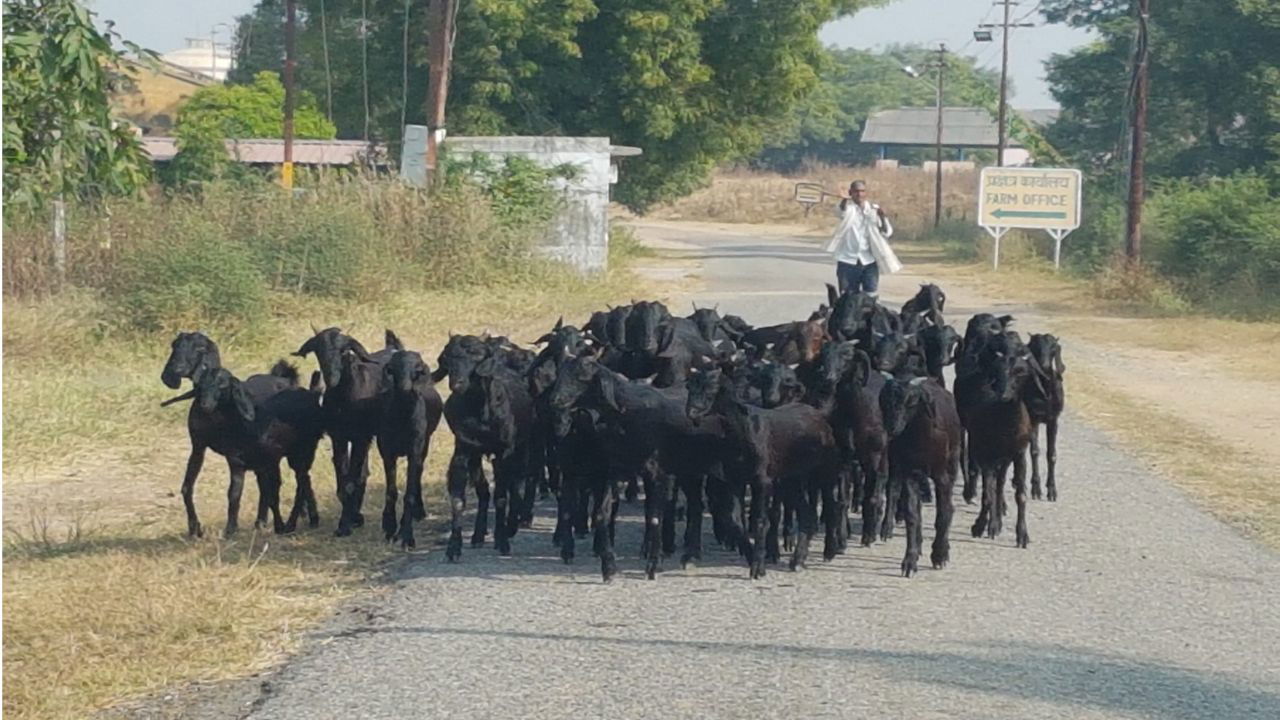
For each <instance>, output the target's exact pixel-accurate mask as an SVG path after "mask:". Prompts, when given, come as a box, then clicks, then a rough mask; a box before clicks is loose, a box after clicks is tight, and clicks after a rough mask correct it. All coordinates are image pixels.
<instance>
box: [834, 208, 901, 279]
mask: <svg viewBox="0 0 1280 720" xmlns="http://www.w3.org/2000/svg"><path fill="white" fill-rule="evenodd" d="M879 207H880V206H879V205H873V204H872V203H871V202H869V201H864V202H863V203H862V205H860V206H859V205H857V204H855V203H854V202H853V201H852V200H850V201H848V202H847V203H845V208H844V210H841V209H840V206H839V205H836V206H835V211H836V215H838V216H839V217H840V225H839V227H837V228H836V243H835V256H836V260H837V261H838V262H842V263H847V264H849V265H857V264H858V263H862V264H863V265H870V264H871V263H873V262H875V261H876V257H875V255H873V254H872V253H871V233H873V232H880V234H881V236H883V237H885V238H888V237H890V236H892V235H893V226H892V225H890V224H889V219H888V218H885V220H884V226H885V229H884V231H880V229H879V228H878V227H876V225H877V223H878V222H879V216H878V214H877V212H876V211H877V210H878V209H879Z"/></svg>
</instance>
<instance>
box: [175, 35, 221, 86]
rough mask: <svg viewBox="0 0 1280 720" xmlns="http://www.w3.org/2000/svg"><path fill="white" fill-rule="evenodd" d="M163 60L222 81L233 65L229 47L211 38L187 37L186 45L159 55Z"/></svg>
mask: <svg viewBox="0 0 1280 720" xmlns="http://www.w3.org/2000/svg"><path fill="white" fill-rule="evenodd" d="M160 57H161V58H162V59H163V60H164V61H165V62H167V63H170V64H171V65H177V66H178V67H180V68H185V69H187V70H190V71H191V72H193V73H198V74H200V75H203V76H205V77H207V78H210V79H213V80H216V81H218V82H223V81H225V80H226V79H227V72H228V71H230V70H231V68H232V67H234V66H235V58H234V57H233V56H232V55H231V47H230V46H229V45H226V44H224V43H215V42H214V41H213V38H187V46H186V47H184V48H181V49H179V50H171V51H169V52H167V53H165V54H163V55H161V56H160Z"/></svg>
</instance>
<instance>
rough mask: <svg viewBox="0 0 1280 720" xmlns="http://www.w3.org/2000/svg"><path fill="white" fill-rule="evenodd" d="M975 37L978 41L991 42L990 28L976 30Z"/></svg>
mask: <svg viewBox="0 0 1280 720" xmlns="http://www.w3.org/2000/svg"><path fill="white" fill-rule="evenodd" d="M973 39H974V40H977V41H978V42H991V31H990V30H974V31H973Z"/></svg>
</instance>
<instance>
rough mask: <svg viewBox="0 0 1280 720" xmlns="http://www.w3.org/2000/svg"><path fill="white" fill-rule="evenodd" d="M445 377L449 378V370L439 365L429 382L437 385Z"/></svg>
mask: <svg viewBox="0 0 1280 720" xmlns="http://www.w3.org/2000/svg"><path fill="white" fill-rule="evenodd" d="M447 377H449V368H447V367H445V366H443V365H441V366H440V367H438V368H436V369H435V372H433V373H431V382H433V383H438V382H440V381H441V380H444V379H445V378H447Z"/></svg>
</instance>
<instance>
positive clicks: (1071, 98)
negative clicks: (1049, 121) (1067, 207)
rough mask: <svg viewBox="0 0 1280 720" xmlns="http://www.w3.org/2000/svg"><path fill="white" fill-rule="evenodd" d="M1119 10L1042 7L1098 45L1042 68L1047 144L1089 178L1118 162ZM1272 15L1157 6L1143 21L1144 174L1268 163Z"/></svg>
mask: <svg viewBox="0 0 1280 720" xmlns="http://www.w3.org/2000/svg"><path fill="white" fill-rule="evenodd" d="M1131 5H1132V3H1130V2H1129V1H1128V0H1045V2H1044V3H1043V11H1044V13H1045V17H1046V18H1047V19H1048V20H1050V21H1052V22H1062V23H1067V24H1070V25H1073V26H1077V27H1085V28H1090V29H1092V30H1093V31H1094V32H1095V33H1096V35H1097V39H1096V40H1095V41H1094V42H1093V43H1091V44H1089V45H1087V46H1085V47H1083V48H1080V49H1078V50H1076V51H1074V52H1072V53H1068V54H1065V55H1055V56H1053V58H1051V59H1050V61H1049V62H1048V65H1047V67H1048V78H1049V83H1050V86H1051V88H1052V91H1053V93H1054V96H1055V97H1056V98H1057V99H1058V101H1059V103H1060V104H1061V105H1062V110H1063V112H1062V116H1061V119H1060V120H1059V122H1058V123H1056V124H1055V127H1054V128H1053V129H1052V133H1051V135H1052V138H1053V139H1054V140H1055V141H1056V144H1058V145H1059V146H1061V147H1063V148H1065V149H1067V150H1068V151H1069V152H1071V154H1072V155H1073V156H1074V157H1075V158H1076V159H1077V160H1078V161H1080V162H1082V163H1083V164H1085V165H1086V166H1088V167H1092V168H1094V169H1101V168H1104V167H1111V166H1113V163H1115V161H1116V160H1117V159H1118V158H1119V157H1120V156H1122V155H1123V151H1124V148H1125V143H1124V131H1123V127H1124V122H1125V119H1126V118H1127V117H1128V108H1129V107H1130V106H1129V103H1130V100H1131V98H1130V86H1129V73H1128V68H1129V66H1130V63H1131V57H1132V53H1133V37H1134V29H1135V25H1136V19H1135V18H1134V17H1133V16H1132V8H1131ZM1277 14H1280V11H1278V10H1277V9H1276V5H1275V3H1273V2H1270V1H1269V0H1222V1H1221V2H1216V3H1205V2H1202V1H1197V0H1162V2H1160V3H1159V4H1158V6H1156V7H1155V9H1154V10H1153V16H1152V18H1151V20H1150V43H1151V62H1150V71H1149V78H1150V93H1149V95H1150V100H1149V109H1148V115H1149V117H1150V118H1151V122H1150V124H1149V128H1148V135H1149V138H1150V140H1149V145H1148V154H1147V167H1148V172H1149V173H1150V174H1152V175H1154V176H1180V177H1189V176H1197V175H1216V174H1229V173H1231V172H1234V171H1236V170H1244V169H1250V168H1261V167H1264V166H1266V165H1267V164H1268V163H1270V162H1274V161H1275V160H1276V158H1277V155H1276V152H1277V148H1276V146H1275V137H1276V135H1277V133H1280V115H1277V113H1276V111H1275V109H1274V99H1275V97H1276V96H1277V94H1278V93H1280V50H1278V48H1280V20H1277Z"/></svg>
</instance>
